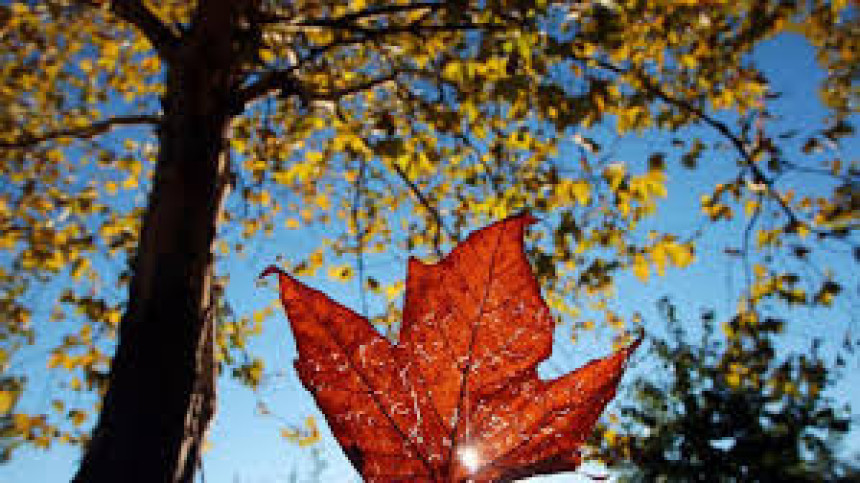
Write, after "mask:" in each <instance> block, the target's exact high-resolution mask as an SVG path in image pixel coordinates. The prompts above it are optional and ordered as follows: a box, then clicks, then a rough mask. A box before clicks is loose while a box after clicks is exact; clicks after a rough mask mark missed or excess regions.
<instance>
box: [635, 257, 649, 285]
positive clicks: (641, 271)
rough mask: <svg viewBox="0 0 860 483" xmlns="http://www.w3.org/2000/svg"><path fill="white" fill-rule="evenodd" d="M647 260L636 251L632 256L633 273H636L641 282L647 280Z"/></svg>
mask: <svg viewBox="0 0 860 483" xmlns="http://www.w3.org/2000/svg"><path fill="white" fill-rule="evenodd" d="M648 272H649V270H648V261H647V260H645V257H644V256H642V254H641V253H637V254H636V256H635V257H633V274H634V275H636V276H637V277H638V278H639V280H642V281H643V282H645V281H647V280H648Z"/></svg>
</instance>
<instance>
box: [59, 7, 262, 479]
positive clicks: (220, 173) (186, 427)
mask: <svg viewBox="0 0 860 483" xmlns="http://www.w3.org/2000/svg"><path fill="white" fill-rule="evenodd" d="M252 3H253V2H250V1H232V0H209V1H205V2H201V4H200V7H198V11H197V13H196V14H195V18H194V19H193V20H192V24H191V28H190V29H189V31H188V32H187V34H186V35H185V36H184V37H183V38H182V39H181V40H182V43H181V44H180V45H178V46H177V50H176V51H175V52H172V53H171V59H170V61H168V62H167V67H166V74H165V76H166V77H165V79H166V85H165V88H166V91H165V94H164V97H163V99H162V107H163V111H164V112H163V121H162V124H161V125H160V126H159V132H158V140H159V144H160V146H159V155H158V160H157V163H156V167H155V174H154V179H153V186H152V191H151V193H150V196H149V203H148V206H147V210H146V214H145V216H144V219H143V225H142V231H141V236H140V245H139V247H138V252H137V257H136V259H135V260H134V261H133V262H132V268H133V276H132V280H131V284H130V287H129V299H128V307H127V309H126V313H125V314H124V316H123V318H122V320H121V323H120V327H119V341H118V347H117V351H116V354H115V356H114V359H113V362H112V365H111V374H110V380H109V385H108V389H107V393H106V395H105V397H104V400H103V406H102V412H101V414H100V416H99V420H98V423H97V425H96V428H95V430H94V431H93V434H92V439H91V441H90V444H89V445H88V446H87V448H86V451H85V454H84V457H83V460H82V462H81V466H80V468H79V470H78V473H77V475H76V476H75V478H74V481H75V482H111V483H113V482H118V481H124V482H137V481H140V482H190V481H191V480H192V478H193V475H194V472H195V469H196V468H197V466H198V464H199V461H200V459H199V458H200V451H201V447H202V442H203V438H204V436H205V433H206V430H207V427H208V425H209V422H210V420H211V418H212V416H213V415H214V410H215V378H216V369H215V361H214V347H213V344H214V330H215V327H214V319H213V310H212V307H213V304H214V302H215V301H214V300H212V299H211V294H212V290H211V288H212V281H213V261H214V256H213V249H212V248H213V242H214V239H215V235H216V228H217V220H218V218H219V214H220V211H221V202H222V199H223V198H224V196H225V192H226V189H227V187H228V185H229V182H228V180H229V169H230V167H229V160H228V158H227V153H228V151H227V143H226V138H227V133H228V130H229V125H230V121H231V119H232V117H233V116H234V115H235V114H237V113H238V110H237V109H236V107H237V106H235V105H234V104H235V103H234V102H233V101H232V99H234V97H235V96H234V93H235V90H236V88H237V86H238V82H239V74H240V73H241V71H240V68H241V64H240V62H242V57H241V55H238V53H237V52H236V49H237V46H238V45H240V43H239V42H237V41H236V39H237V34H239V33H242V32H240V29H241V28H245V27H242V26H243V25H247V22H245V23H243V22H244V20H243V19H242V18H241V15H242V14H243V12H247V11H248V7H249V5H251V4H252ZM246 37H247V35H245V37H243V38H246Z"/></svg>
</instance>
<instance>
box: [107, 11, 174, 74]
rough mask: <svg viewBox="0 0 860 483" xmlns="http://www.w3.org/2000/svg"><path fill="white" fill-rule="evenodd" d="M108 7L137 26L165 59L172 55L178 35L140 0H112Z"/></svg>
mask: <svg viewBox="0 0 860 483" xmlns="http://www.w3.org/2000/svg"><path fill="white" fill-rule="evenodd" d="M110 9H111V12H113V13H114V14H115V15H116V16H117V17H119V18H121V19H123V20H125V21H126V22H128V23H130V24H132V25H134V26H135V27H137V29H138V30H140V32H141V33H142V34H143V35H144V37H146V38H147V40H149V42H150V43H151V44H152V46H153V47H154V48H155V50H156V52H158V55H159V56H160V57H161V58H162V59H164V60H165V61H170V60H171V59H172V58H173V57H174V50H175V49H176V46H177V45H178V44H179V37H178V36H177V35H176V34H175V33H174V32H173V31H172V30H171V29H170V28H168V27H167V25H165V24H164V22H162V21H161V20H160V19H159V18H158V17H157V16H155V14H154V13H152V11H151V10H150V9H149V8H147V6H146V5H144V4H143V2H142V1H141V0H112V1H111V2H110Z"/></svg>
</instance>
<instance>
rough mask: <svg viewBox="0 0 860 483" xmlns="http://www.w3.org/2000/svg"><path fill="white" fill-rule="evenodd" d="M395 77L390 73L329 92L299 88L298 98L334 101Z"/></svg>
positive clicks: (395, 75)
mask: <svg viewBox="0 0 860 483" xmlns="http://www.w3.org/2000/svg"><path fill="white" fill-rule="evenodd" d="M396 77H397V74H395V73H391V74H388V75H384V76H382V77H378V78H376V79H370V80H368V81H365V82H361V83H359V84H356V85H353V86H349V87H344V88H342V89H334V90H330V91H310V90H306V89H304V88H302V87H299V93H298V94H299V96H300V97H302V98H304V99H307V100H309V101H336V100H338V99H340V98H342V97H346V96H350V95H353V94H358V93H359V92H363V91H367V90H370V89H373V88H374V87H376V86H379V85H382V84H385V83H386V82H391V81H393V80H394V79H395V78H396Z"/></svg>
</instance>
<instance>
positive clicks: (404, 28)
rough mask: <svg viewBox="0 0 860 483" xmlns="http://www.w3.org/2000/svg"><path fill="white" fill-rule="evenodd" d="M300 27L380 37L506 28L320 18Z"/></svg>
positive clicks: (490, 24) (460, 24) (493, 25)
mask: <svg viewBox="0 0 860 483" xmlns="http://www.w3.org/2000/svg"><path fill="white" fill-rule="evenodd" d="M297 26H299V27H319V28H328V29H332V30H346V31H350V32H356V33H360V34H362V35H365V36H368V37H378V36H382V35H396V34H411V35H418V36H420V35H421V34H422V33H426V32H458V31H463V30H502V29H504V28H506V27H505V26H504V25H502V24H497V23H473V22H465V23H454V24H443V25H420V24H410V25H395V26H390V27H379V28H370V27H362V26H360V25H356V24H346V25H342V24H338V23H333V22H328V21H323V20H318V21H315V22H303V23H300V24H297Z"/></svg>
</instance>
